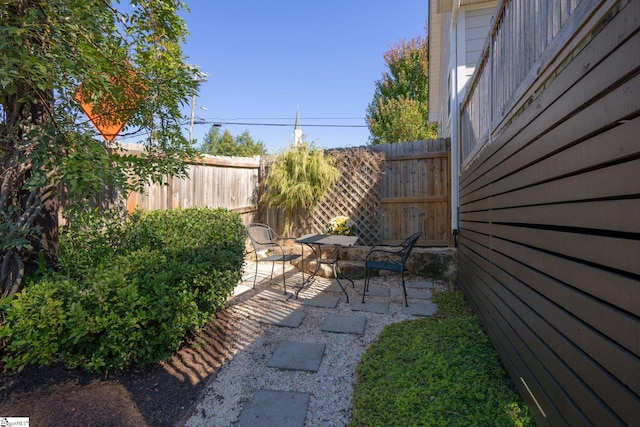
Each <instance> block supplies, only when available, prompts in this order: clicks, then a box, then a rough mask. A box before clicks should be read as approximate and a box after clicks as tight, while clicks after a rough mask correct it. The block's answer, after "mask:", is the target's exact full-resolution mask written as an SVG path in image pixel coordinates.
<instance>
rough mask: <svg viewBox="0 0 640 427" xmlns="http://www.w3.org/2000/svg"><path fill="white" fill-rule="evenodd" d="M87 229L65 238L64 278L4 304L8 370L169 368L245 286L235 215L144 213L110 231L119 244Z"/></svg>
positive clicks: (0, 333)
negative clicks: (165, 364)
mask: <svg viewBox="0 0 640 427" xmlns="http://www.w3.org/2000/svg"><path fill="white" fill-rule="evenodd" d="M77 224H80V222H77ZM82 224H83V227H85V229H83V230H81V231H78V230H76V231H71V232H69V234H67V235H66V236H65V238H64V239H61V242H64V245H65V246H66V245H70V246H66V248H65V250H64V251H61V253H63V254H64V256H63V257H61V259H62V262H61V266H62V268H61V271H60V272H58V273H51V274H49V275H48V276H46V277H44V278H41V279H38V281H36V282H33V283H31V284H30V285H29V286H27V287H26V289H25V290H24V291H23V292H21V293H19V294H17V295H15V297H13V298H11V299H6V300H4V301H2V302H0V312H1V313H2V315H3V319H4V320H3V325H2V326H0V339H1V340H6V342H7V350H8V355H7V356H6V357H5V359H4V361H5V364H6V367H7V368H8V369H18V370H19V369H22V368H24V366H26V365H27V364H40V365H46V364H50V363H54V362H57V361H62V362H64V363H65V364H66V365H67V366H69V367H76V366H80V367H83V368H85V369H88V370H92V371H103V370H107V369H123V368H127V367H129V366H137V367H144V366H146V365H149V364H151V363H155V362H158V361H160V360H164V359H166V358H167V357H168V356H169V355H170V354H171V353H172V352H174V351H175V350H177V349H178V347H179V345H180V343H181V342H182V341H183V339H184V338H185V335H187V334H188V333H190V332H197V331H199V330H200V329H201V328H202V327H203V326H204V325H205V323H206V322H207V320H208V319H209V317H210V316H211V315H212V314H213V313H215V311H216V310H217V309H219V308H220V307H222V306H223V305H224V303H225V301H226V299H227V297H228V296H229V295H230V293H231V292H232V291H233V288H234V287H235V285H236V284H237V283H238V281H239V279H240V270H241V267H242V262H243V255H244V226H243V225H242V223H241V222H240V217H239V215H237V214H235V213H232V212H230V211H228V210H226V209H206V208H194V209H184V210H175V211H154V212H149V213H136V214H135V215H133V216H132V218H131V220H130V221H128V222H127V224H126V225H125V226H123V227H122V228H121V229H118V227H117V226H116V225H110V224H103V225H104V227H103V228H102V230H103V231H104V230H112V231H113V230H117V232H113V233H112V234H111V236H115V235H118V236H119V238H118V239H112V238H111V237H109V238H106V237H101V236H100V233H97V232H95V231H91V230H90V229H89V228H86V224H87V223H82ZM74 233H75V234H74ZM81 236H82V238H83V239H84V240H83V241H82V242H77V243H76V242H75V239H77V238H80V237H81ZM88 242H94V243H95V246H91V245H89V244H88ZM70 247H71V248H72V249H69V248H70ZM76 250H79V251H86V252H88V253H90V254H91V256H92V257H94V259H93V262H91V261H92V259H91V257H89V256H87V255H86V254H84V253H81V254H76V253H75V251H76Z"/></svg>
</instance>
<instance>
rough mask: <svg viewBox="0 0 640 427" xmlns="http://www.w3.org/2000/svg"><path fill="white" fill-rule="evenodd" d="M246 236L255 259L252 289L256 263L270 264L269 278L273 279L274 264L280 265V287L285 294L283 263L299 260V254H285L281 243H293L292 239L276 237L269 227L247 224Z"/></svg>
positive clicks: (254, 282) (255, 277)
mask: <svg viewBox="0 0 640 427" xmlns="http://www.w3.org/2000/svg"><path fill="white" fill-rule="evenodd" d="M247 235H248V236H249V240H250V241H251V245H252V247H253V251H252V252H253V253H254V254H255V257H256V275H255V276H254V278H253V288H254V289H255V287H256V281H257V278H258V263H260V262H271V277H270V279H269V280H272V279H273V270H274V268H275V265H276V262H281V263H282V285H283V287H284V293H285V294H286V293H287V279H286V277H285V268H284V267H285V263H286V262H289V261H293V260H294V259H296V258H299V257H300V256H301V254H287V253H285V251H284V247H283V246H282V244H281V242H282V243H284V242H285V241H287V240H291V241H294V240H295V239H294V238H293V237H282V236H280V235H278V234H277V233H276V232H275V231H274V230H273V229H272V228H271V227H269V226H268V225H265V224H257V223H253V224H249V225H248V226H247Z"/></svg>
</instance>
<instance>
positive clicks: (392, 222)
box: [127, 139, 452, 246]
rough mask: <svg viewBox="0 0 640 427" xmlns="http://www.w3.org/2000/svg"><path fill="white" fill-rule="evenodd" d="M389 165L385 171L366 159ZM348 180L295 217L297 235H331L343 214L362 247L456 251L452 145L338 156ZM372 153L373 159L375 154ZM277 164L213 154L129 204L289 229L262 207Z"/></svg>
mask: <svg viewBox="0 0 640 427" xmlns="http://www.w3.org/2000/svg"><path fill="white" fill-rule="evenodd" d="M367 152H368V153H369V154H370V156H369V158H370V159H375V158H377V159H379V160H372V161H374V162H380V159H381V161H382V168H381V169H382V173H378V172H376V171H377V168H378V167H379V166H378V167H376V166H375V165H374V164H373V163H367V162H363V161H362V159H363V158H364V157H367V156H363V154H362V153H367ZM329 154H330V155H334V156H336V166H337V167H338V169H340V172H341V178H340V179H339V181H338V182H337V183H336V184H335V185H334V186H333V187H332V188H331V189H330V191H329V193H328V195H327V196H326V197H325V198H324V199H323V200H321V201H319V203H318V205H317V206H316V207H315V208H314V209H313V211H312V212H304V211H302V210H299V211H297V212H294V218H293V234H295V235H301V234H305V233H324V232H326V231H327V226H328V224H329V221H330V220H331V219H332V218H334V217H336V216H340V215H345V216H348V217H350V218H351V219H353V220H354V221H355V222H356V224H357V228H358V233H357V234H358V236H359V237H360V244H363V245H372V244H375V243H378V242H386V243H397V242H399V241H401V240H403V239H404V238H405V237H406V236H408V235H410V234H412V233H414V232H418V231H420V232H422V233H423V235H422V238H421V240H420V241H419V242H418V244H419V245H420V246H450V245H451V243H452V241H451V222H450V221H451V220H450V218H451V208H450V206H451V204H450V167H449V164H450V142H449V141H448V140H443V139H438V140H430V141H417V142H407V143H398V144H383V145H377V146H368V147H366V148H349V149H340V150H330V151H329ZM371 154H372V155H371ZM265 163H266V164H267V165H268V163H269V160H267V161H264V160H263V159H261V158H259V157H252V158H234V157H217V156H216V157H214V156H205V158H204V159H203V161H202V162H201V163H198V164H192V165H189V169H188V174H189V176H188V178H184V179H179V178H168V179H167V181H166V183H165V185H162V184H153V185H149V186H147V187H146V189H145V191H143V192H141V193H132V194H131V195H129V197H128V199H127V210H128V211H130V212H131V211H133V210H134V209H136V208H139V209H142V210H154V209H175V208H188V207H194V206H209V207H226V208H229V209H231V210H234V211H236V212H239V213H240V214H241V215H242V219H243V223H244V224H248V223H250V222H257V221H260V222H264V223H267V224H269V225H270V226H272V227H273V228H274V229H275V230H277V231H278V232H281V233H282V232H283V231H284V221H285V220H284V211H283V210H282V209H278V208H273V207H271V208H269V207H266V206H259V204H258V200H259V196H260V194H259V189H260V185H261V180H262V179H263V178H264V177H265V176H266V171H267V168H268V166H265Z"/></svg>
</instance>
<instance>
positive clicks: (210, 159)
mask: <svg viewBox="0 0 640 427" xmlns="http://www.w3.org/2000/svg"><path fill="white" fill-rule="evenodd" d="M260 168H261V158H260V157H259V156H256V157H219V156H205V157H204V158H203V159H202V161H201V162H200V163H197V164H191V165H189V166H188V171H187V172H188V177H187V178H175V177H174V178H168V179H167V180H166V182H165V183H164V184H152V185H148V186H147V187H146V188H145V191H143V192H141V193H131V194H130V195H129V197H128V198H127V210H128V211H129V212H132V211H133V210H135V209H136V208H139V209H142V210H156V209H176V208H189V207H196V206H208V207H212V208H217V207H225V208H228V209H231V210H233V211H235V212H238V213H240V215H241V217H242V222H243V223H244V224H249V223H251V222H253V221H254V219H255V215H256V213H257V211H258V206H257V205H258V183H259V180H260Z"/></svg>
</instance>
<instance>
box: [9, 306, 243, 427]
mask: <svg viewBox="0 0 640 427" xmlns="http://www.w3.org/2000/svg"><path fill="white" fill-rule="evenodd" d="M228 320H229V315H228V314H227V311H226V310H222V311H220V312H219V313H218V314H217V316H216V319H215V321H213V322H210V323H209V324H208V325H207V327H206V328H205V330H203V331H202V332H201V333H200V334H198V335H197V336H194V337H192V338H191V339H190V340H189V342H188V343H187V344H186V345H185V346H184V347H183V348H182V349H181V350H180V351H179V352H178V353H177V354H175V355H174V356H173V357H172V358H171V359H170V360H168V361H167V362H165V363H161V364H159V365H157V366H154V367H152V368H150V369H147V370H143V371H140V370H132V371H127V372H117V373H112V372H108V373H105V374H102V375H98V374H92V373H88V372H85V371H82V370H69V369H66V368H65V367H64V366H61V365H54V366H48V367H27V368H25V369H24V370H23V371H22V372H20V373H17V374H7V373H6V372H2V373H1V374H0V417H17V416H21V417H29V421H30V425H31V426H32V427H33V426H36V427H37V426H50V427H55V426H65V427H68V426H82V427H85V426H100V427H103V426H136V427H138V426H179V425H182V424H183V423H184V422H186V420H187V419H188V418H189V416H190V415H191V413H192V411H193V409H194V408H195V405H196V404H197V403H198V402H199V401H200V399H201V397H202V393H203V392H204V389H205V388H206V386H207V385H208V384H209V383H210V381H211V380H212V379H213V377H214V376H215V374H216V373H217V372H218V370H219V368H220V367H221V366H222V364H223V363H224V362H225V361H226V360H228V359H229V357H230V356H229V355H230V351H229V350H230V340H229V337H231V336H232V335H231V334H233V325H232V324H230V323H229V321H228Z"/></svg>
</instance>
